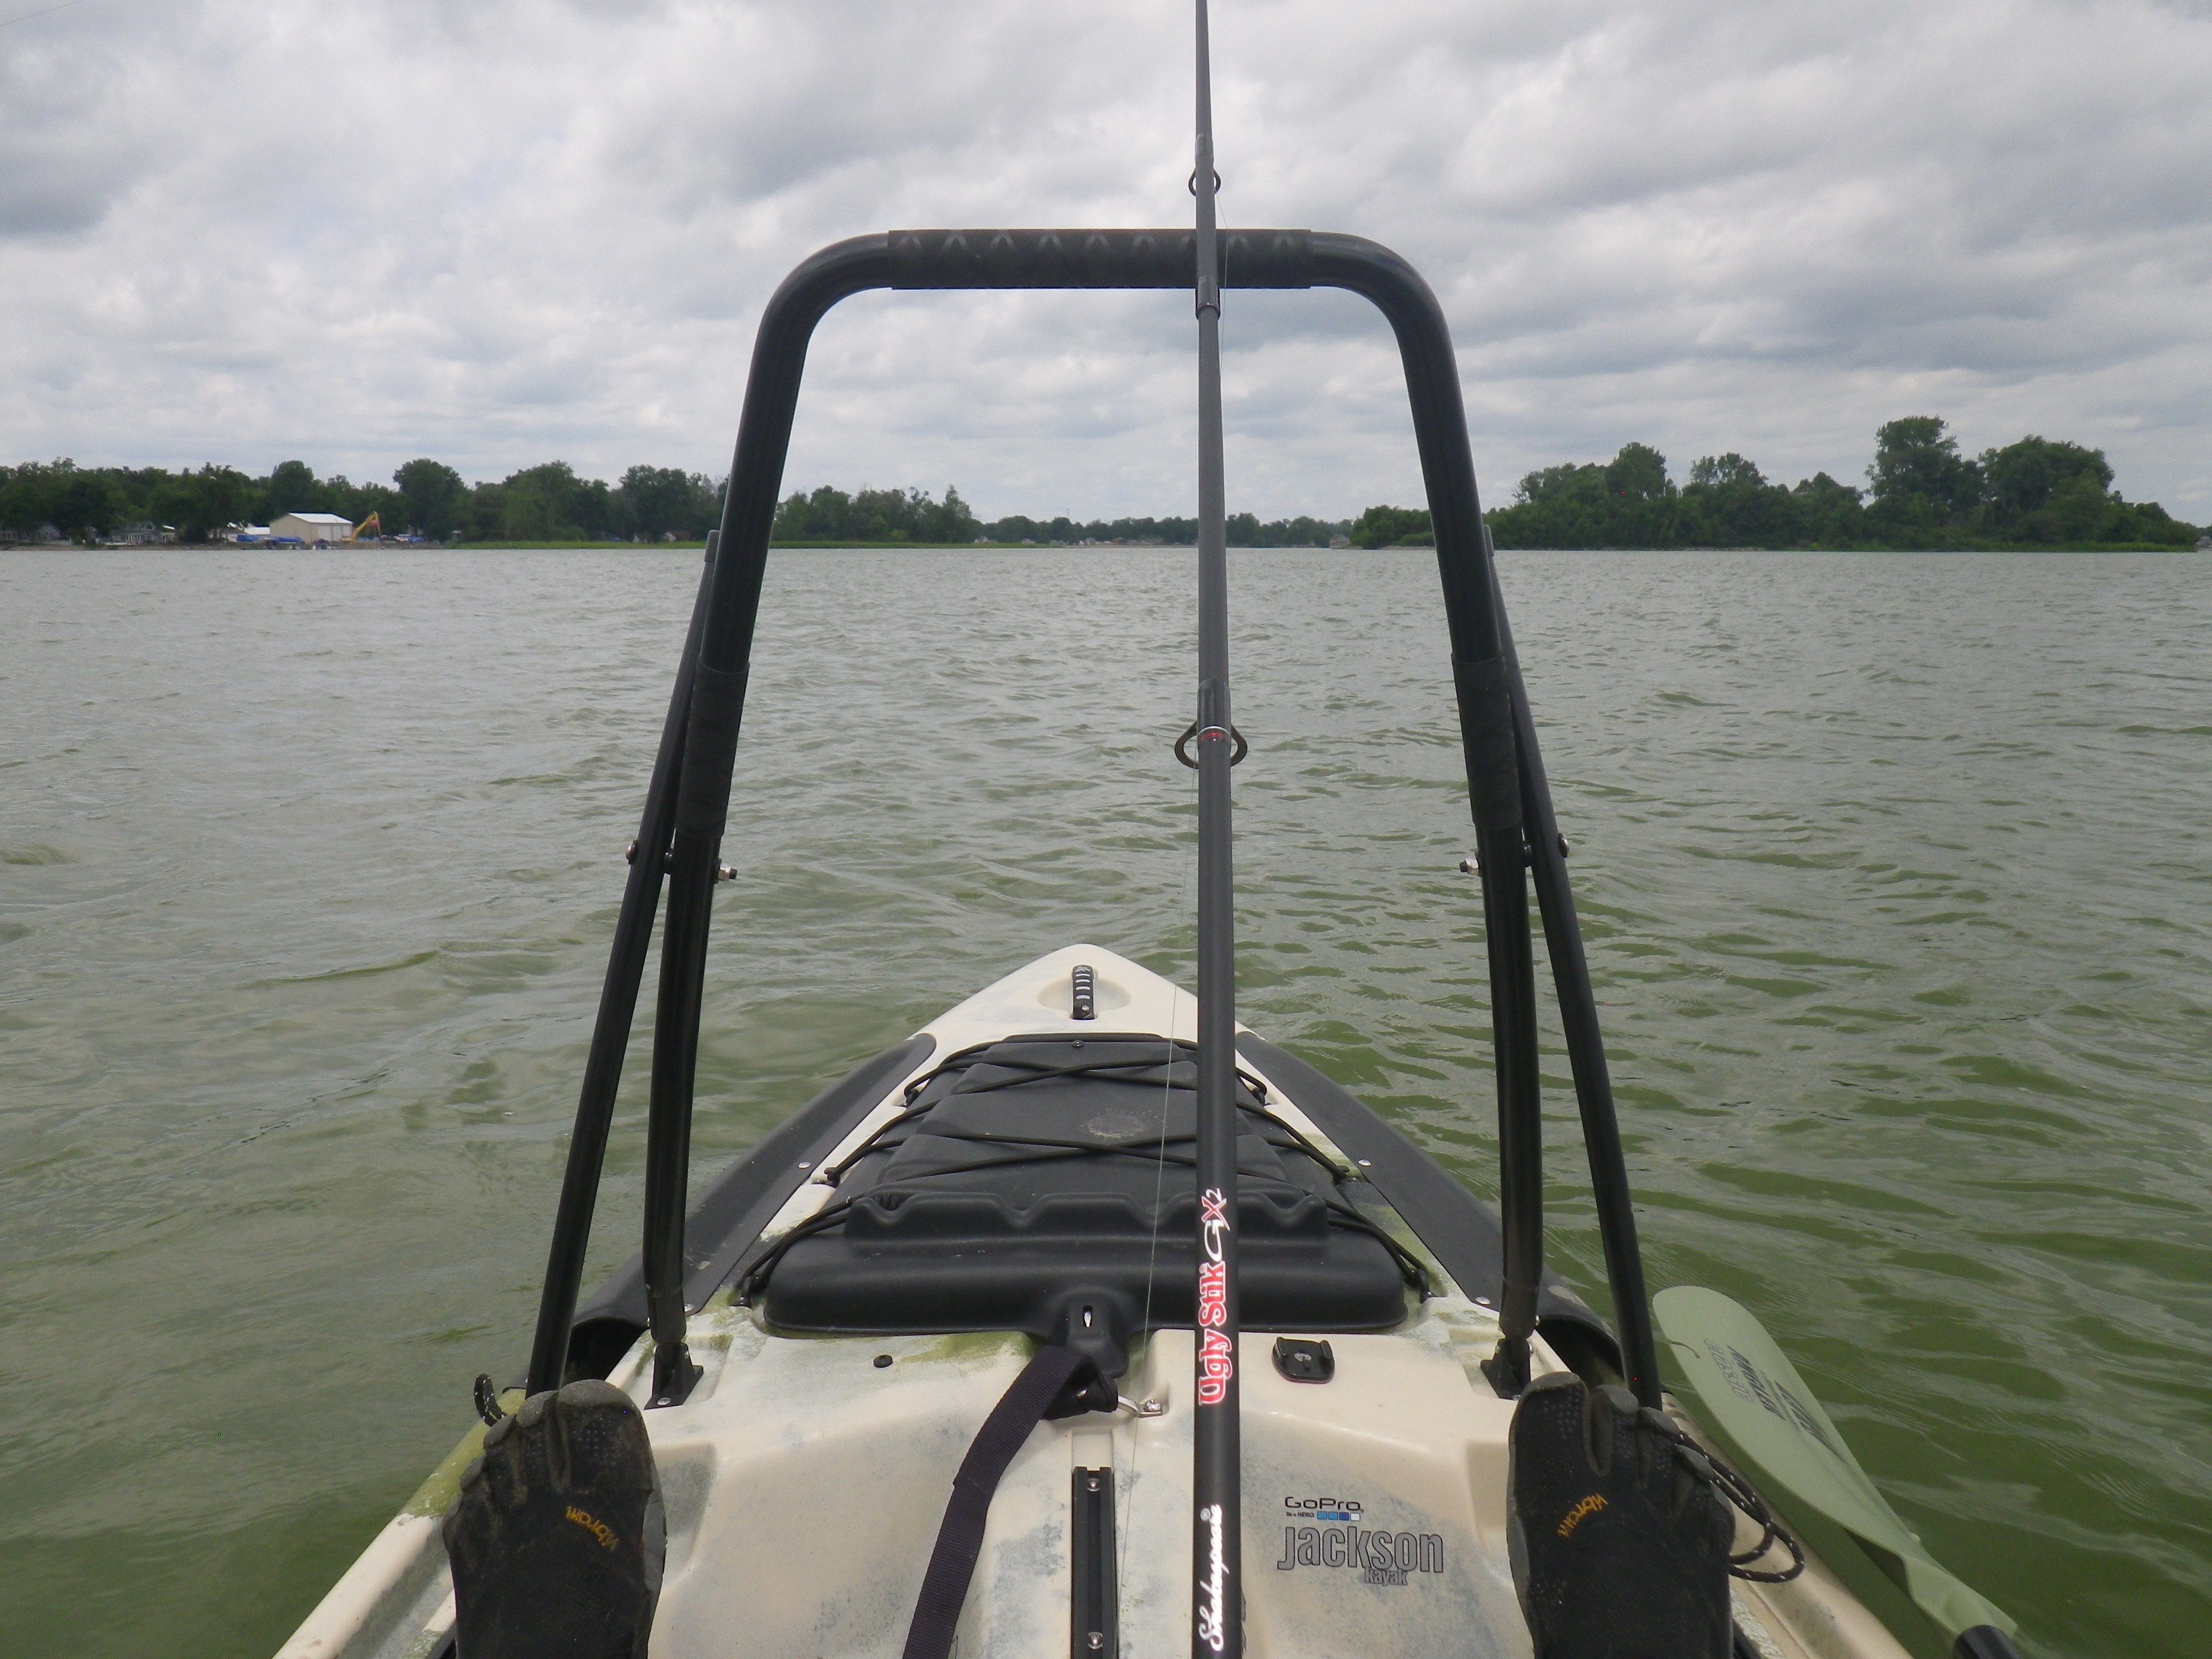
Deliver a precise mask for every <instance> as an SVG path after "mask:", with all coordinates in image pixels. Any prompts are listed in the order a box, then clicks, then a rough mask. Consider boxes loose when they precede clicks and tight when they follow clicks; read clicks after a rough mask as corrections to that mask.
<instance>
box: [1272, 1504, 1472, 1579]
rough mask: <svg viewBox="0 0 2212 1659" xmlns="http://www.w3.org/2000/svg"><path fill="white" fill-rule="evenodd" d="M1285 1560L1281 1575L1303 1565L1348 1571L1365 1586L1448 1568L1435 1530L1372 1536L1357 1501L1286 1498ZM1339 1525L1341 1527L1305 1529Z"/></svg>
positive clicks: (1278, 1564)
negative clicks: (1321, 1523)
mask: <svg viewBox="0 0 2212 1659" xmlns="http://www.w3.org/2000/svg"><path fill="white" fill-rule="evenodd" d="M1283 1513H1284V1516H1285V1521H1284V1525H1283V1559H1281V1560H1279V1561H1278V1562H1276V1563H1275V1571H1278V1572H1295V1571H1297V1569H1298V1568H1300V1567H1347V1568H1351V1569H1352V1570H1354V1571H1357V1572H1358V1574H1359V1582H1360V1583H1363V1584H1403V1583H1407V1582H1408V1581H1409V1579H1410V1578H1411V1577H1412V1576H1413V1574H1415V1573H1423V1572H1442V1571H1443V1570H1444V1540H1443V1534H1442V1533H1436V1532H1382V1531H1375V1532H1370V1531H1369V1530H1368V1529H1367V1528H1365V1527H1364V1526H1363V1525H1361V1524H1360V1523H1361V1522H1363V1521H1364V1520H1365V1519H1366V1514H1365V1512H1364V1510H1361V1508H1360V1507H1359V1500H1358V1498H1285V1499H1283ZM1315 1521H1336V1522H1343V1523H1344V1524H1342V1525H1341V1526H1330V1527H1323V1526H1311V1525H1305V1526H1302V1525H1299V1524H1298V1523H1299V1522H1315Z"/></svg>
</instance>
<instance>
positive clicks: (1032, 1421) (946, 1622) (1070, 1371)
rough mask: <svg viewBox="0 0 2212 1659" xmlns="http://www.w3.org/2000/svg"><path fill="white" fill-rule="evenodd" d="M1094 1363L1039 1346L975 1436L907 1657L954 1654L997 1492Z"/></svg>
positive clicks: (924, 1583)
mask: <svg viewBox="0 0 2212 1659" xmlns="http://www.w3.org/2000/svg"><path fill="white" fill-rule="evenodd" d="M1089 1364H1091V1362H1090V1361H1089V1360H1088V1359H1086V1358H1084V1357H1083V1356H1082V1355H1081V1354H1079V1353H1078V1352H1075V1350H1074V1349H1073V1348H1062V1347H1057V1346H1052V1345H1050V1344H1047V1345H1046V1346H1043V1347H1041V1348H1039V1349H1038V1350H1037V1351H1036V1358H1033V1359H1031V1360H1030V1363H1029V1364H1027V1365H1026V1366H1024V1368H1023V1370H1022V1374H1021V1375H1020V1376H1018V1377H1016V1378H1015V1379H1014V1383H1013V1386H1012V1388H1010V1389H1007V1390H1006V1393H1005V1394H1004V1395H1001V1396H1000V1401H999V1403H998V1404H997V1405H995V1406H994V1407H991V1414H990V1415H989V1416H988V1417H987V1418H985V1419H983V1426H982V1427H981V1428H980V1429H978V1430H977V1431H975V1443H974V1444H972V1445H970V1446H969V1448H968V1455H967V1456H965V1457H963V1458H962V1459H961V1460H960V1472H959V1473H958V1474H956V1475H954V1476H953V1477H952V1501H951V1502H950V1503H949V1504H946V1505H945V1521H944V1523H943V1524H942V1525H941V1526H939V1528H938V1529H937V1547H936V1548H934V1549H933V1550H932V1551H930V1553H929V1571H927V1572H926V1573H924V1574H922V1576H921V1597H920V1598H919V1599H918V1600H917V1601H915V1607H914V1623H913V1624H912V1625H910V1626H908V1628H907V1632H906V1650H905V1653H904V1656H903V1659H946V1656H947V1655H949V1654H950V1653H951V1651H952V1632H953V1630H954V1628H955V1627H956V1626H957V1625H958V1624H959V1622H960V1609H961V1607H963V1605H964V1604H965V1603H966V1601H967V1600H968V1581H969V1579H971V1578H973V1577H975V1558H976V1557H977V1556H978V1555H979V1554H981V1553H982V1548H983V1522H984V1521H985V1520H986V1519H987V1518H988V1517H989V1516H990V1513H991V1494H992V1493H994V1492H996V1491H998V1489H999V1481H1000V1477H1002V1476H1003V1475H1004V1474H1006V1465H1007V1464H1009V1463H1011V1462H1013V1461H1014V1454H1015V1453H1016V1452H1018V1451H1019V1450H1020V1449H1022V1443H1023V1442H1024V1441H1025V1440H1027V1439H1028V1438H1029V1437H1030V1430H1032V1429H1034V1428H1035V1427H1036V1425H1038V1424H1039V1423H1041V1422H1042V1421H1043V1420H1044V1414H1045V1413H1046V1412H1048V1411H1049V1410H1050V1409H1051V1407H1052V1403H1053V1401H1055V1400H1057V1399H1059V1398H1060V1393H1061V1391H1062V1390H1063V1389H1066V1387H1067V1385H1068V1383H1070V1382H1071V1381H1072V1380H1073V1378H1074V1376H1075V1375H1076V1373H1077V1372H1079V1371H1080V1370H1083V1369H1084V1368H1085V1367H1086V1366H1088V1365H1089Z"/></svg>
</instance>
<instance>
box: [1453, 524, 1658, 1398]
mask: <svg viewBox="0 0 2212 1659" xmlns="http://www.w3.org/2000/svg"><path fill="white" fill-rule="evenodd" d="M1495 576H1496V571H1495V568H1494V566H1493V569H1492V579H1493V580H1495ZM1497 613H1498V625H1499V627H1500V629H1502V630H1503V632H1502V637H1501V641H1500V642H1501V643H1502V644H1503V645H1504V648H1505V651H1504V654H1505V668H1506V673H1507V677H1508V681H1509V684H1510V687H1511V690H1512V694H1513V726H1514V730H1515V732H1516V735H1517V737H1518V739H1519V741H1518V744H1517V745H1516V746H1517V748H1518V750H1519V754H1520V757H1521V799H1522V803H1523V804H1524V805H1525V806H1526V807H1527V810H1528V867H1529V873H1530V875H1531V876H1532V877H1533V878H1534V881H1535V886H1536V900H1537V902H1538V903H1539V904H1540V905H1541V907H1542V908H1543V915H1544V941H1545V944H1546V945H1547V947H1548V948H1549V951H1550V954H1551V958H1552V983H1553V987H1554V990H1555V993H1556V995H1557V997H1558V1000H1559V1023H1560V1024H1561V1025H1562V1026H1563V1027H1564V1028H1565V1036H1566V1042H1567V1062H1568V1065H1569V1066H1570V1067H1571V1069H1572V1071H1573V1073H1574V1079H1575V1103H1576V1105H1577V1108H1578V1109H1579V1110H1580V1111H1581V1114H1582V1126H1583V1149H1584V1150H1585V1152H1587V1153H1588V1154H1589V1173H1590V1194H1591V1197H1592V1199H1593V1200H1594V1202H1595V1207H1596V1210H1597V1231H1598V1241H1599V1243H1600V1244H1601V1247H1602V1248H1603V1249H1604V1251H1605V1280H1606V1285H1607V1289H1608V1291H1610V1292H1611V1294H1612V1297H1613V1325H1614V1328H1615V1329H1616V1331H1617V1332H1618V1334H1619V1335H1620V1358H1621V1364H1622V1366H1623V1368H1624V1369H1625V1370H1626V1372H1627V1379H1628V1386H1629V1389H1631V1390H1632V1392H1633V1393H1634V1394H1635V1395H1636V1397H1637V1398H1638V1400H1639V1401H1643V1403H1644V1404H1645V1405H1647V1406H1650V1407H1657V1406H1658V1405H1659V1403H1660V1399H1659V1395H1660V1389H1659V1356H1658V1351H1657V1344H1656V1341H1655V1340H1654V1339H1653V1335H1652V1330H1651V1302H1650V1297H1649V1295H1648V1294H1647V1293H1646V1291H1645V1290H1644V1253H1643V1249H1642V1247H1641V1246H1640V1245H1639V1244H1638V1242H1637V1237H1636V1203H1635V1198H1634V1196H1633V1194H1632V1193H1631V1192H1630V1190H1629V1185H1628V1163H1627V1159H1626V1157H1625V1156H1624V1155H1623V1153H1622V1152H1621V1146H1620V1115H1619V1114H1618V1113H1617V1112H1616V1111H1615V1110H1614V1108H1613V1076H1612V1073H1611V1072H1610V1071H1609V1070H1608V1069H1607V1065H1606V1059H1605V1037H1604V1035H1603V1033H1602V1032H1601V1031H1600V1030H1599V1029H1598V1020H1597V997H1596V994H1595V992H1594V991H1593V990H1592V989H1591V987H1590V976H1589V962H1588V960H1587V959H1586V958H1585V957H1584V956H1583V931H1582V924H1581V922H1580V921H1578V920H1577V917H1576V915H1575V895H1574V889H1573V887H1572V886H1571V884H1569V882H1568V880H1567V854H1566V843H1565V840H1564V839H1563V838H1562V837H1561V836H1560V834H1559V819H1558V818H1557V817H1555V816H1554V815H1553V810H1552V788H1551V783H1550V781H1549V780H1547V778H1546V777H1545V775H1544V757H1543V752H1542V750H1541V749H1540V748H1539V747H1538V746H1537V743H1536V721H1535V716H1534V714H1533V713H1532V712H1531V711H1530V708H1529V705H1528V687H1527V686H1526V685H1524V684H1522V679H1521V659H1520V653H1518V652H1516V650H1515V649H1514V648H1513V629H1512V626H1511V624H1510V623H1508V622H1507V621H1506V619H1505V607H1504V604H1503V603H1502V602H1501V603H1500V604H1499V605H1498V606H1497Z"/></svg>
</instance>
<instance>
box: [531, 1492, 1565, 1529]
mask: <svg viewBox="0 0 2212 1659" xmlns="http://www.w3.org/2000/svg"><path fill="white" fill-rule="evenodd" d="M1604 1507H1605V1499H1603V1498H1601V1497H1599V1496H1598V1495H1597V1494H1596V1493H1595V1492H1592V1493H1591V1494H1590V1495H1589V1497H1588V1498H1583V1501H1582V1502H1581V1503H1579V1504H1576V1505H1575V1506H1574V1508H1572V1509H1571V1510H1568V1511H1567V1518H1566V1519H1565V1520H1564V1521H1562V1522H1559V1536H1560V1537H1562V1538H1565V1537H1568V1536H1569V1535H1571V1534H1572V1533H1573V1532H1574V1529H1575V1528H1577V1527H1579V1526H1580V1525H1582V1523H1583V1522H1584V1521H1585V1520H1586V1519H1588V1518H1589V1516H1593V1515H1595V1514H1596V1513H1597V1512H1598V1511H1599V1510H1601V1509H1603V1508H1604ZM569 1513H570V1514H571V1515H573V1514H574V1513H575V1511H574V1510H570V1511H569Z"/></svg>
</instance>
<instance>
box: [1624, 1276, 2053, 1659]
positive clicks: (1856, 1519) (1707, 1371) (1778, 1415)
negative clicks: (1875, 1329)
mask: <svg viewBox="0 0 2212 1659" xmlns="http://www.w3.org/2000/svg"><path fill="white" fill-rule="evenodd" d="M1651 1308H1652V1311H1653V1312H1654V1313H1655V1314H1656V1315H1657V1316H1658V1319H1659V1326H1660V1328H1661V1329H1662V1331H1664V1332H1665V1333H1666V1336H1667V1341H1668V1346H1670V1347H1672V1348H1673V1349H1674V1358H1675V1359H1676V1361H1677V1362H1678V1363H1679V1364H1680V1365H1681V1367H1682V1370H1683V1372H1684V1373H1685V1374H1686V1376H1688V1378H1689V1380H1690V1384H1691V1386H1692V1387H1693V1388H1694V1389H1697V1391H1698V1398H1699V1401H1700V1402H1701V1403H1702V1404H1703V1405H1704V1407H1705V1412H1706V1414H1707V1416H1708V1417H1709V1418H1710V1419H1711V1422H1712V1423H1713V1425H1715V1426H1716V1427H1717V1428H1718V1429H1720V1430H1721V1431H1722V1432H1723V1433H1724V1434H1726V1435H1727V1436H1728V1437H1729V1439H1730V1440H1732V1441H1734V1442H1735V1443H1736V1445H1737V1446H1738V1447H1739V1448H1740V1449H1741V1450H1742V1452H1743V1454H1744V1455H1745V1456H1746V1457H1747V1458H1749V1459H1750V1460H1751V1461H1752V1462H1754V1463H1756V1464H1758V1465H1759V1472H1760V1473H1761V1474H1764V1475H1765V1477H1766V1480H1768V1482H1769V1483H1770V1484H1771V1485H1772V1486H1775V1487H1776V1488H1778V1490H1779V1492H1781V1494H1782V1495H1783V1496H1784V1498H1785V1500H1786V1501H1787V1502H1789V1503H1792V1504H1796V1505H1797V1506H1798V1507H1801V1508H1803V1509H1808V1510H1814V1511H1815V1512H1817V1513H1818V1514H1820V1515H1822V1516H1826V1518H1827V1519H1828V1520H1830V1521H1832V1522H1835V1524H1836V1525H1838V1526H1839V1527H1841V1528H1844V1531H1846V1532H1848V1533H1850V1534H1851V1536H1852V1537H1854V1538H1856V1539H1857V1540H1858V1541H1859V1542H1860V1543H1861V1544H1863V1545H1865V1546H1866V1547H1868V1549H1869V1553H1871V1554H1872V1555H1873V1557H1874V1559H1875V1562H1876V1563H1877V1564H1879V1565H1881V1568H1882V1570H1883V1571H1886V1572H1887V1573H1888V1574H1889V1576H1890V1577H1892V1578H1893V1579H1895V1580H1896V1581H1897V1583H1898V1585H1899V1588H1900V1589H1903V1590H1904V1591H1905V1594H1906V1595H1909V1596H1911V1598H1912V1601H1913V1602H1914V1604H1915V1605H1916V1606H1917V1607H1919V1609H1920V1610H1921V1612H1923V1613H1926V1614H1927V1615H1928V1617H1929V1619H1930V1620H1933V1621H1934V1622H1935V1624H1936V1628H1937V1629H1939V1630H1941V1631H1942V1632H1943V1638H1944V1640H1945V1641H1946V1642H1953V1641H1955V1640H1956V1639H1957V1638H1958V1636H1959V1634H1960V1632H1962V1631H1966V1630H1971V1629H1972V1628H1973V1627H1974V1626H1978V1625H1994V1626H1996V1627H1997V1628H1998V1629H2000V1630H2002V1631H2003V1632H2007V1633H2008V1634H2009V1633H2010V1632H2013V1631H2014V1630H2015V1629H2016V1628H2018V1626H2015V1624H2014V1622H2013V1621H2012V1620H2010V1619H2008V1618H2007V1617H2006V1616H2005V1614H2004V1613H2002V1612H2001V1611H1999V1610H1998V1609H1997V1608H1996V1607H1994V1606H1992V1605H1991V1604H1990V1602H1988V1601H1984V1600H1983V1599H1982V1597H1981V1596H1980V1595H1978V1594H1976V1593H1975V1592H1974V1591H1973V1590H1972V1589H1970V1588H1968V1587H1967V1586H1966V1585H1965V1584H1963V1583H1960V1581H1959V1580H1958V1579H1956V1578H1954V1577H1952V1576H1951V1575H1950V1574H1949V1573H1948V1572H1947V1571H1944V1570H1943V1568H1942V1566H1940V1565H1937V1563H1936V1559H1935V1558H1934V1557H1933V1556H1931V1555H1929V1553H1928V1552H1927V1550H1926V1549H1925V1548H1923V1547H1922V1545H1921V1542H1920V1541H1919V1540H1918V1539H1917V1538H1916V1537H1914V1536H1913V1534H1911V1532H1910V1531H1909V1530H1908V1529H1907V1528H1906V1527H1905V1522H1902V1521H1900V1520H1899V1518H1898V1516H1897V1512H1896V1511H1895V1510H1893V1509H1891V1508H1890V1507H1889V1504H1888V1503H1887V1501H1886V1500H1885V1499H1884V1498H1882V1495H1881V1492H1879V1491H1878V1490H1876V1488H1875V1484H1874V1482H1873V1481H1871V1480H1869V1479H1867V1474H1866V1471H1865V1470H1863V1469H1862V1468H1860V1467H1859V1464H1858V1460H1857V1458H1855V1457H1853V1456H1852V1455H1851V1451H1850V1447H1848V1446H1846V1445H1845V1444H1844V1437H1843V1435H1842V1434H1841V1433H1840V1432H1838V1430H1837V1428H1836V1425H1834V1424H1833V1423H1832V1422H1830V1421H1829V1420H1828V1413H1826V1412H1825V1411H1823V1410H1822V1409H1821V1408H1820V1401H1818V1400H1816V1399H1814V1396H1813V1391H1812V1390H1811V1389H1808V1388H1807V1387H1806V1386H1805V1379H1804V1378H1802V1377H1801V1376H1798V1375H1797V1368H1796V1366H1795V1365H1792V1364H1790V1359H1789V1356H1788V1355H1786V1354H1784V1352H1782V1350H1781V1349H1780V1348H1779V1347H1778V1346H1776V1345H1775V1341H1774V1339H1773V1338H1772V1337H1771V1336H1769V1335H1768V1334H1766V1329H1765V1327H1764V1326H1762V1325H1761V1324H1760V1323H1759V1321H1758V1320H1756V1319H1755V1318H1753V1316H1752V1315H1751V1313H1750V1311H1749V1310H1747V1309H1746V1308H1744V1307H1742V1306H1741V1304H1737V1303H1735V1302H1731V1301H1730V1300H1729V1298H1728V1297H1724V1296H1723V1295H1722V1294H1721V1293H1720V1292H1719V1291H1708V1290H1704V1289H1701V1288H1700V1287H1699V1286H1697V1285H1676V1286H1674V1288H1673V1289H1671V1290H1665V1291H1660V1292H1659V1294H1658V1295H1656V1296H1655V1297H1652V1298H1651Z"/></svg>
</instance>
